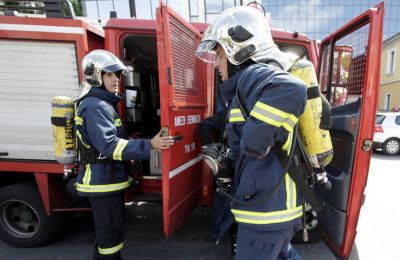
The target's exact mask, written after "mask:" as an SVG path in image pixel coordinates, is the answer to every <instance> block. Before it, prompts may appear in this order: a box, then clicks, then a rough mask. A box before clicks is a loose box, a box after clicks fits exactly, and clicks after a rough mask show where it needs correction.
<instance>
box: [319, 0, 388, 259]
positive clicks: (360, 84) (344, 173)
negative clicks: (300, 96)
mask: <svg viewBox="0 0 400 260" xmlns="http://www.w3.org/2000/svg"><path fill="white" fill-rule="evenodd" d="M383 14H384V5H383V3H381V4H378V5H377V6H376V7H375V8H371V9H369V10H367V11H366V12H364V13H363V14H361V15H360V16H358V17H356V18H355V19H353V20H352V21H351V22H349V23H348V24H346V25H344V26H343V27H341V28H340V29H339V30H337V31H336V32H334V33H333V34H331V35H330V36H329V37H327V38H326V39H325V40H324V41H322V43H321V51H320V55H321V56H320V69H319V82H320V85H321V89H322V92H323V93H325V95H326V97H327V99H328V100H329V101H330V103H331V106H332V127H331V130H330V133H331V137H332V142H333V147H334V158H333V161H332V162H331V164H329V165H328V166H327V168H326V170H327V173H328V177H329V179H330V181H331V182H332V190H330V191H325V190H322V189H318V187H317V189H316V192H317V194H318V196H319V197H320V198H321V200H322V202H323V203H324V204H325V207H324V209H323V210H322V211H321V212H319V213H318V226H319V228H320V230H321V232H322V234H323V237H324V238H325V240H326V241H327V244H328V246H329V247H330V249H331V250H332V252H333V253H334V254H335V255H336V256H338V257H339V258H343V259H347V258H348V257H349V254H350V252H351V248H352V246H353V243H354V239H355V236H356V233H357V230H356V227H357V222H358V217H359V214H360V208H361V205H362V200H363V194H364V189H365V186H366V184H367V177H368V170H369V163H370V159H371V154H372V137H373V132H374V123H375V112H376V104H377V95H378V93H379V77H380V66H379V63H380V61H381V44H382V22H383Z"/></svg>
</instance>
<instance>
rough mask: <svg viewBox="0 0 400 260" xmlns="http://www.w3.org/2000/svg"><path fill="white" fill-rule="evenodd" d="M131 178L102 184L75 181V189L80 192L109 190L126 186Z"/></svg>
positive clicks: (121, 188)
mask: <svg viewBox="0 0 400 260" xmlns="http://www.w3.org/2000/svg"><path fill="white" fill-rule="evenodd" d="M131 180H132V178H129V180H128V181H125V182H120V183H113V184H103V185H86V184H80V183H77V184H76V189H77V190H78V191H81V192H111V191H117V190H123V189H125V188H128V187H129V185H130V183H131Z"/></svg>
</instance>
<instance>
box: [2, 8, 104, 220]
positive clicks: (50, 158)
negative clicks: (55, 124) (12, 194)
mask: <svg viewBox="0 0 400 260" xmlns="http://www.w3.org/2000/svg"><path fill="white" fill-rule="evenodd" d="M0 35H1V37H0V46H1V48H0V63H1V64H3V65H6V66H0V75H1V77H0V117H1V118H2V119H3V120H1V122H0V132H1V133H2V134H1V137H0V172H1V173H2V174H3V175H5V174H13V175H15V174H18V173H35V177H36V178H35V180H36V181H37V186H38V188H39V191H40V194H41V197H42V199H43V204H44V207H45V209H46V213H47V214H51V213H52V212H54V211H58V210H62V209H65V208H66V207H68V205H69V201H68V203H67V202H66V199H64V198H62V197H63V196H66V197H67V195H66V194H65V191H64V190H65V189H64V188H60V189H54V188H51V189H50V190H49V188H50V187H53V186H50V184H51V183H52V182H53V180H52V178H53V177H49V176H47V177H46V178H44V177H43V176H44V175H53V174H55V175H57V177H56V178H60V180H61V181H62V177H61V176H62V175H61V174H62V173H63V166H62V165H60V164H58V163H56V161H55V159H54V152H53V139H52V135H53V133H52V125H51V122H50V117H51V99H52V97H53V96H58V95H65V96H69V97H70V98H76V97H77V95H78V92H79V85H80V79H81V72H80V61H81V59H82V58H83V56H84V55H85V54H86V53H88V52H89V51H91V50H93V49H97V48H104V31H103V30H102V29H99V28H96V27H94V26H92V25H90V24H87V23H85V22H83V21H81V20H73V19H56V18H32V17H13V16H1V17H0ZM1 173H0V174H1ZM26 176H29V174H27V175H26ZM38 176H42V177H38ZM22 179H23V178H22ZM1 186H4V185H1ZM59 194H62V195H59ZM67 198H68V197H67ZM64 202H65V203H64Z"/></svg>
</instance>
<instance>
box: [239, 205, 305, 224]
mask: <svg viewBox="0 0 400 260" xmlns="http://www.w3.org/2000/svg"><path fill="white" fill-rule="evenodd" d="M232 213H233V215H234V216H235V219H236V221H237V222H240V223H247V224H274V223H283V222H287V221H290V220H293V219H295V218H298V217H300V216H301V215H302V214H303V210H302V206H298V207H296V208H293V209H288V210H282V211H273V212H255V211H245V210H236V209H232Z"/></svg>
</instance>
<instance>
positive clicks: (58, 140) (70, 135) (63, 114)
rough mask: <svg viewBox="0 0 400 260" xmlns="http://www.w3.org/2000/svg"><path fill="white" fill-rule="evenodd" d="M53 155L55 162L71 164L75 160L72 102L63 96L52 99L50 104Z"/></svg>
mask: <svg viewBox="0 0 400 260" xmlns="http://www.w3.org/2000/svg"><path fill="white" fill-rule="evenodd" d="M51 107H52V115H51V123H52V125H53V137H54V154H55V158H56V160H57V162H59V163H60V164H64V165H69V164H72V163H73V162H74V160H75V158H76V154H77V152H76V149H75V138H74V102H73V101H72V100H71V99H70V98H68V97H64V96H57V97H53V100H52V102H51Z"/></svg>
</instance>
